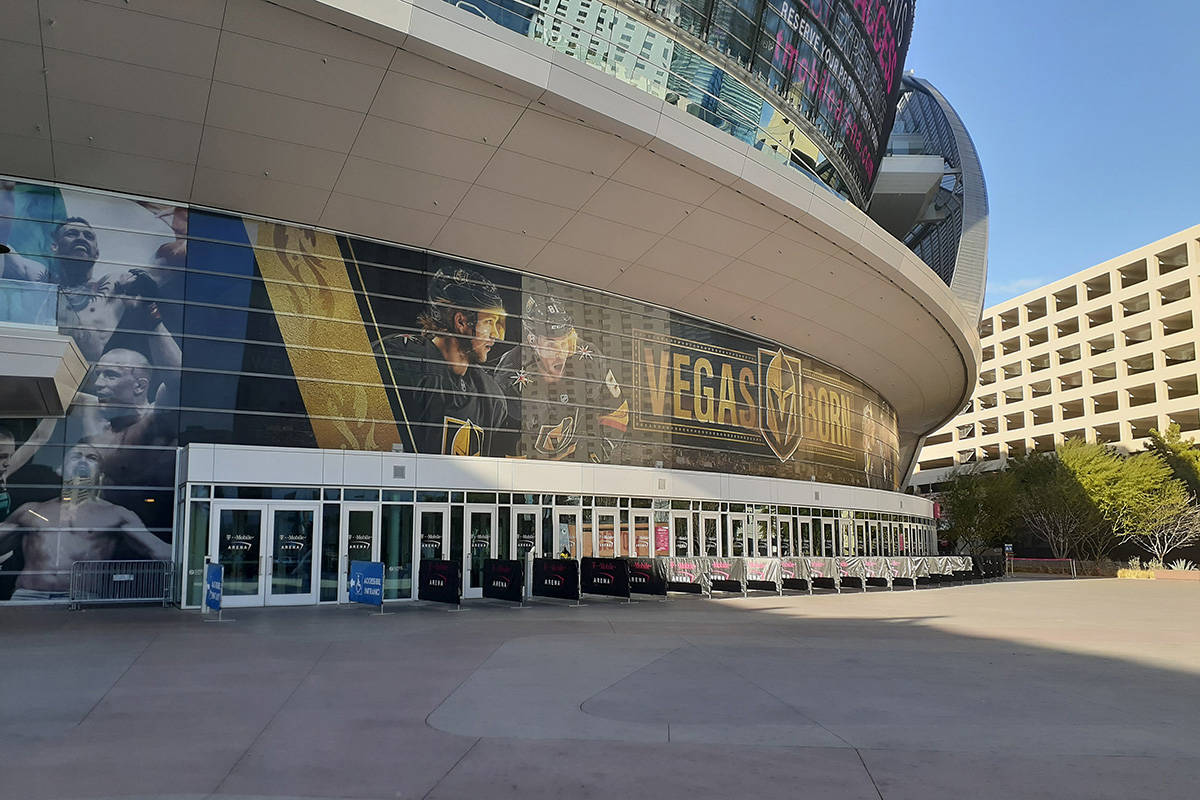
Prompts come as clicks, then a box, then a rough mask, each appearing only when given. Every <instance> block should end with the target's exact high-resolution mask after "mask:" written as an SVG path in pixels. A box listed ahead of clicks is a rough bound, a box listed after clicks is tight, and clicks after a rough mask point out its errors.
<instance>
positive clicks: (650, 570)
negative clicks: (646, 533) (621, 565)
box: [625, 558, 667, 595]
mask: <svg viewBox="0 0 1200 800" xmlns="http://www.w3.org/2000/svg"><path fill="white" fill-rule="evenodd" d="M625 561H626V562H628V564H629V591H631V592H637V593H639V594H662V595H665V594H666V593H667V568H666V565H665V564H664V563H663V562H662V560H661V559H657V558H627V559H625Z"/></svg>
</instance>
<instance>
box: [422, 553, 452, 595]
mask: <svg viewBox="0 0 1200 800" xmlns="http://www.w3.org/2000/svg"><path fill="white" fill-rule="evenodd" d="M417 599H418V600H432V601H433V602H435V603H455V604H458V603H459V602H461V601H462V564H460V563H458V562H457V561H446V560H443V559H433V558H423V559H421V566H420V567H419V569H418V572H417Z"/></svg>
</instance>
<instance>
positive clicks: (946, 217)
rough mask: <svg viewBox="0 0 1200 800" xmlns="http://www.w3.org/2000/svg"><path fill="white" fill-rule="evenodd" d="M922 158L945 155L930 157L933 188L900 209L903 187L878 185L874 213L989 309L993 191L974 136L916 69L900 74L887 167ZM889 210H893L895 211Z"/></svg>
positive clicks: (972, 303) (961, 295) (971, 310)
mask: <svg viewBox="0 0 1200 800" xmlns="http://www.w3.org/2000/svg"><path fill="white" fill-rule="evenodd" d="M922 157H934V158H940V159H941V162H942V163H941V165H940V166H939V165H937V164H936V163H934V164H932V165H931V166H932V167H933V169H932V172H931V178H932V179H933V180H932V181H931V182H930V183H929V184H928V189H926V188H925V186H924V185H920V184H918V188H919V189H924V190H925V191H924V192H921V191H917V192H912V193H911V194H913V195H915V196H917V197H918V202H917V203H916V204H915V205H914V204H912V203H909V204H908V208H909V209H911V210H912V211H913V212H915V213H911V214H910V215H909V216H907V217H905V216H903V215H902V213H900V209H901V208H903V207H904V206H903V204H902V203H901V202H898V201H899V199H900V192H898V191H897V192H886V191H878V189H879V187H877V192H876V195H875V197H873V198H872V203H871V213H872V216H873V217H874V218H875V219H876V220H879V221H880V222H881V224H884V225H885V227H887V228H888V230H889V231H891V232H892V233H893V234H895V235H896V236H897V237H898V238H900V239H901V240H902V241H903V242H904V243H905V244H906V245H908V247H909V248H911V249H912V251H913V252H914V253H916V254H917V255H918V256H920V258H921V260H922V261H924V262H925V263H926V264H928V265H929V268H930V269H932V270H933V271H934V272H936V273H937V275H938V277H939V278H941V279H942V280H944V281H945V282H946V285H947V286H949V287H950V289H951V290H952V291H953V292H954V294H955V296H957V297H958V299H959V302H960V303H962V305H963V308H964V309H965V310H966V311H967V313H968V314H970V315H971V316H972V317H978V316H979V315H980V314H981V313H982V311H983V298H984V293H985V289H986V284H987V243H988V198H987V184H986V183H985V182H984V179H983V167H982V165H981V164H980V163H979V154H978V153H977V152H976V150H975V143H974V142H972V141H971V136H970V134H969V133H968V132H967V128H966V126H965V125H964V124H963V121H962V119H961V118H960V117H959V115H958V112H956V111H955V110H954V107H953V106H951V105H950V103H949V101H947V100H946V98H945V96H944V95H943V94H942V93H941V92H940V91H938V89H937V88H936V87H935V86H933V84H931V83H930V82H929V81H927V80H925V79H923V78H918V77H917V76H915V75H913V74H912V73H908V74H906V75H904V77H903V80H902V81H901V95H900V100H899V103H898V106H897V111H896V124H895V126H894V127H893V129H892V134H891V137H890V139H889V140H888V146H887V158H886V159H885V161H884V164H883V167H882V169H883V171H884V172H885V173H888V174H891V175H903V174H906V173H907V174H908V175H910V176H913V175H916V174H919V172H918V170H916V169H911V168H909V169H906V167H910V166H911V164H910V163H909V162H920V161H921V159H922ZM889 212H890V213H889Z"/></svg>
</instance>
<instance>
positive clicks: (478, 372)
mask: <svg viewBox="0 0 1200 800" xmlns="http://www.w3.org/2000/svg"><path fill="white" fill-rule="evenodd" d="M506 319H507V315H506V313H505V310H504V301H503V299H502V298H501V297H500V292H499V291H498V290H497V289H496V285H495V284H494V283H492V282H491V281H489V280H488V279H487V278H484V277H483V276H482V275H480V274H479V273H477V272H475V271H473V270H469V269H466V268H463V267H460V268H458V269H454V270H451V271H446V270H438V271H437V273H435V274H434V275H433V276H432V277H431V278H430V279H429V293H428V303H427V304H426V306H425V309H424V310H423V311H422V313H421V315H420V317H419V318H418V322H419V323H420V325H421V332H420V333H418V334H407V333H404V334H392V335H390V336H385V337H384V338H383V339H381V340H379V341H378V342H376V343H375V352H376V354H378V355H382V356H385V357H386V358H387V360H388V369H389V371H390V377H391V378H392V379H394V380H395V382H396V387H397V390H398V391H399V394H400V401H401V403H402V404H403V410H404V417H405V419H406V421H407V423H408V427H409V430H411V431H412V436H413V443H414V445H415V446H416V449H417V452H419V453H442V454H446V455H465V456H478V455H493V453H492V452H491V439H492V438H493V435H494V432H495V429H496V428H498V427H499V426H501V425H502V424H503V423H504V420H505V418H506V416H507V402H506V400H505V396H504V393H503V392H502V391H501V389H500V386H499V385H498V384H497V383H496V379H495V377H494V376H493V375H492V372H491V371H490V370H488V369H486V368H484V367H483V364H484V363H485V362H486V361H487V358H488V354H489V353H490V352H491V350H492V348H493V347H494V346H495V345H496V344H497V343H498V342H503V341H504V327H505V322H506Z"/></svg>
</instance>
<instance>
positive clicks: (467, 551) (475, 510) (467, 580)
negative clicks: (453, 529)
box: [462, 503, 500, 599]
mask: <svg viewBox="0 0 1200 800" xmlns="http://www.w3.org/2000/svg"><path fill="white" fill-rule="evenodd" d="M472 514H487V515H488V516H489V517H490V518H491V520H492V524H491V532H490V534H489V536H488V555H487V556H485V558H496V557H497V556H498V554H499V552H500V548H499V544H500V542H499V537H500V511H499V510H498V509H497V507H496V506H495V505H494V504H489V503H467V504H466V505H464V506H463V532H462V535H463V542H462V576H463V577H462V581H463V585H462V591H463V594H462V596H463V599H467V598H472V597H473V598H479V597H483V577H482V575H483V573H482V571H481V572H480V583H479V585H478V586H474V587H473V586H471V557H472V556H471V549H472V544H473V542H472V536H471V515H472ZM480 569H481V570H482V567H481V568H480Z"/></svg>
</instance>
